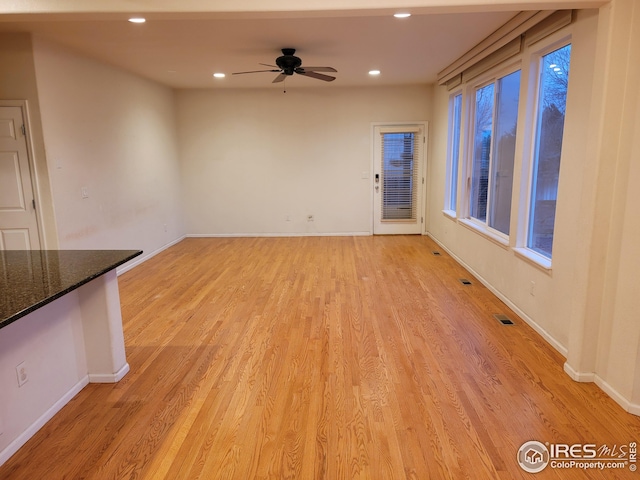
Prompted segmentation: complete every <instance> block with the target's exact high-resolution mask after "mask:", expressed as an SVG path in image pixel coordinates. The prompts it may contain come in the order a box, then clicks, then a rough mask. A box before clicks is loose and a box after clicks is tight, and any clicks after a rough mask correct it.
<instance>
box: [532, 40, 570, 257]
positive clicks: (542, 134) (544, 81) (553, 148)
mask: <svg viewBox="0 0 640 480" xmlns="http://www.w3.org/2000/svg"><path fill="white" fill-rule="evenodd" d="M570 60H571V45H566V46H564V47H562V48H560V49H558V50H555V51H553V52H551V53H548V54H547V55H544V56H543V57H542V58H541V59H540V81H539V89H538V102H537V105H538V108H537V121H536V131H535V143H534V154H533V169H532V176H531V198H530V202H529V225H528V234H527V247H528V248H530V249H531V250H534V251H535V252H537V253H539V254H541V255H543V256H545V257H548V258H551V252H552V248H553V233H554V223H555V215H556V199H557V194H558V176H559V173H560V155H561V153H562V134H563V131H564V117H565V110H566V106H567V85H568V81H569V64H570Z"/></svg>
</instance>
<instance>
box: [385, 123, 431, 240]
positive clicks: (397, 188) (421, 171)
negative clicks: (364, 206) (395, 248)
mask: <svg viewBox="0 0 640 480" xmlns="http://www.w3.org/2000/svg"><path fill="white" fill-rule="evenodd" d="M426 127H427V125H426V122H421V123H412V124H402V125H397V124H395V125H388V124H387V125H374V127H373V142H374V147H373V152H374V154H373V233H374V235H407V234H421V233H422V232H423V225H424V209H425V208H424V198H425V196H424V190H425V185H426V182H425V151H426Z"/></svg>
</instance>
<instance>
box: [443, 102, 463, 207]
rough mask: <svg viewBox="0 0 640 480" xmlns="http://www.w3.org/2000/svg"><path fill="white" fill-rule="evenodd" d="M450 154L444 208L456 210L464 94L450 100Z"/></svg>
mask: <svg viewBox="0 0 640 480" xmlns="http://www.w3.org/2000/svg"><path fill="white" fill-rule="evenodd" d="M449 122H450V123H449V154H448V156H447V162H448V164H447V189H446V193H445V200H444V208H445V210H449V211H450V212H455V211H456V208H457V201H458V164H459V159H460V128H461V122H462V94H461V93H457V94H454V95H452V96H451V98H450V101H449Z"/></svg>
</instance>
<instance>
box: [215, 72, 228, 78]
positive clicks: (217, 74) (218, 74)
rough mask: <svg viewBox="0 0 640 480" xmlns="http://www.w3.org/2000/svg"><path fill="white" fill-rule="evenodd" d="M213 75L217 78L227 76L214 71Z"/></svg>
mask: <svg viewBox="0 0 640 480" xmlns="http://www.w3.org/2000/svg"><path fill="white" fill-rule="evenodd" d="M213 76H214V77H216V78H224V77H226V75H225V74H224V73H214V74H213Z"/></svg>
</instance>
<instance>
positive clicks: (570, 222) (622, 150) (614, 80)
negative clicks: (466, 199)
mask: <svg viewBox="0 0 640 480" xmlns="http://www.w3.org/2000/svg"><path fill="white" fill-rule="evenodd" d="M639 21H640V4H638V3H637V2H634V0H614V1H613V2H612V3H611V4H609V5H606V6H604V7H602V8H601V9H600V10H587V11H580V12H579V14H578V17H577V21H576V22H575V23H574V24H573V25H572V26H571V27H569V28H568V29H566V32H570V33H571V38H572V40H571V42H572V58H571V79H570V84H569V94H568V98H567V116H566V121H565V132H564V142H563V151H562V160H561V170H560V180H559V189H558V205H557V212H556V228H555V236H554V247H553V262H552V268H551V270H549V271H546V270H545V269H543V268H539V267H536V266H534V265H533V264H531V263H530V262H528V261H526V260H524V259H523V258H521V257H519V256H518V255H516V254H515V253H514V251H513V247H514V246H517V245H516V238H515V237H516V227H517V218H518V214H519V213H521V212H519V210H521V209H522V208H523V207H524V203H523V202H520V201H519V198H520V197H519V193H520V189H521V181H520V180H521V178H522V173H521V171H522V169H523V167H525V168H526V163H525V159H524V156H523V155H522V154H517V156H516V171H517V173H516V175H515V178H514V203H513V205H512V209H513V210H512V224H511V232H512V235H511V238H510V242H509V246H508V247H502V246H499V245H497V244H495V243H493V242H491V241H489V240H488V239H486V238H484V237H482V236H481V235H479V234H477V233H476V232H473V231H471V230H470V229H469V228H466V227H464V226H463V225H461V224H460V223H458V222H456V221H455V220H452V219H450V218H448V217H446V216H445V215H444V214H443V213H442V209H443V206H444V185H445V174H446V171H445V168H446V155H447V145H446V142H447V127H448V125H447V116H448V111H447V110H448V99H449V92H447V90H446V89H445V88H444V87H434V122H433V123H432V134H433V135H432V157H431V164H430V167H431V169H430V176H429V179H430V184H429V185H430V188H429V192H430V195H429V202H428V206H429V224H428V229H429V232H430V234H431V235H432V236H433V237H434V238H435V239H436V240H438V241H439V242H440V243H442V244H443V245H444V246H445V248H446V249H447V250H449V251H450V252H451V253H453V254H454V255H455V256H456V257H457V258H458V259H459V260H460V261H461V262H462V263H463V264H465V265H466V266H468V267H469V268H471V269H472V270H473V272H474V273H476V274H477V275H478V276H479V277H480V278H481V279H482V280H483V282H485V283H486V284H487V285H488V286H489V287H490V288H492V289H493V290H494V291H495V292H496V293H497V294H498V295H499V296H501V297H502V298H503V299H504V300H505V301H506V302H507V303H509V304H510V305H511V306H512V307H514V308H515V309H516V310H517V311H518V312H519V313H520V314H521V315H522V316H523V317H524V318H525V319H526V320H527V321H529V322H530V323H531V324H532V325H533V326H534V327H535V328H536V329H538V331H540V332H541V333H542V334H543V335H545V336H546V338H547V339H548V340H549V341H550V342H551V343H552V344H553V345H554V346H555V347H556V348H557V349H558V350H559V351H560V352H561V353H563V354H564V355H565V356H566V357H567V363H566V364H565V370H566V371H567V373H569V374H570V375H571V376H572V377H573V378H574V379H576V380H579V381H595V382H596V383H597V384H598V385H600V386H601V387H602V388H603V389H604V390H605V391H606V392H607V393H608V394H609V395H611V396H612V397H613V398H614V399H615V400H616V401H618V403H619V404H620V405H621V406H623V407H624V408H625V409H626V410H628V411H630V412H633V413H635V414H640V368H639V367H640V363H639V362H640V323H638V314H637V299H638V297H639V296H640V283H639V282H638V281H637V278H636V277H637V272H638V268H640V264H639V259H640V221H639V220H638V219H639V218H640V216H638V214H637V209H636V208H635V203H636V202H635V200H634V199H635V191H634V189H633V186H634V185H637V184H638V182H640V177H639V175H640V167H639V166H640V161H639V160H640V140H638V139H639V138H640V94H638V90H637V85H638V80H639V79H640V66H639V64H638V62H636V61H635V59H636V58H637V56H638V52H640V29H639V28H638V25H639ZM563 34H564V33H563V32H561V33H559V34H558V35H560V36H561V35H563ZM527 75H528V73H527V70H526V65H525V66H524V68H523V79H524V78H526V77H527ZM531 91H532V90H530V92H531ZM530 100H531V99H528V101H530ZM521 101H522V99H521ZM520 118H522V117H520ZM521 125H522V124H520V125H519V130H520V128H521ZM519 145H521V146H524V145H525V144H524V142H522V141H520V143H519ZM523 150H524V149H523ZM519 170H520V171H519ZM531 282H535V291H534V293H535V295H532V294H531Z"/></svg>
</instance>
